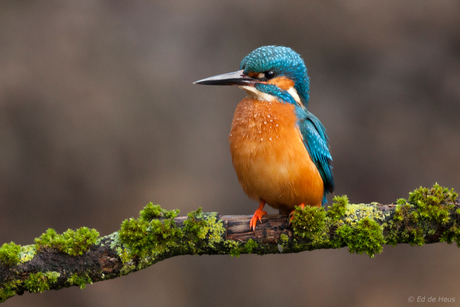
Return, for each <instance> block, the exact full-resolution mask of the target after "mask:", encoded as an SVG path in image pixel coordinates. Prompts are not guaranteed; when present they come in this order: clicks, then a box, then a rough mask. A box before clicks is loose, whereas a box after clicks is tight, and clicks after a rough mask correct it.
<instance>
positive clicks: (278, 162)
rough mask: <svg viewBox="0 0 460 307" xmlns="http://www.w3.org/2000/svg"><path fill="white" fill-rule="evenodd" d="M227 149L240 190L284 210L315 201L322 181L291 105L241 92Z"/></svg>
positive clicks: (320, 195)
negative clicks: (242, 97) (256, 97)
mask: <svg viewBox="0 0 460 307" xmlns="http://www.w3.org/2000/svg"><path fill="white" fill-rule="evenodd" d="M229 141H230V150H231V154H232V161H233V166H234V168H235V171H236V173H237V176H238V180H239V182H240V184H241V186H242V187H243V190H244V191H245V193H246V194H247V195H248V196H249V197H251V198H253V199H255V200H258V201H266V202H267V204H269V205H270V206H272V207H273V208H276V209H279V210H281V211H282V212H283V213H288V212H290V211H292V210H293V209H294V206H296V205H299V204H301V203H305V205H310V206H321V201H322V198H323V194H324V184H323V181H322V178H321V175H320V174H319V172H318V170H317V168H316V165H315V164H314V163H313V161H312V160H311V158H310V155H309V154H308V151H307V149H306V148H305V146H304V144H303V141H302V135H301V133H300V131H299V128H298V127H297V118H296V115H295V110H294V106H293V105H291V104H288V103H286V104H285V103H280V102H267V101H261V100H257V99H253V98H248V97H246V98H245V99H243V100H242V101H241V102H240V103H239V104H238V106H237V108H236V110H235V115H234V118H233V122H232V128H231V132H230V137H229Z"/></svg>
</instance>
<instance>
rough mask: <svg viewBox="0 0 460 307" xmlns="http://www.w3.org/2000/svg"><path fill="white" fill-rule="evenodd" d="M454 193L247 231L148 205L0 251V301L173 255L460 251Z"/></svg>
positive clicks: (245, 225) (340, 200) (221, 218)
mask: <svg viewBox="0 0 460 307" xmlns="http://www.w3.org/2000/svg"><path fill="white" fill-rule="evenodd" d="M456 198H457V194H456V193H455V192H454V191H453V190H448V189H446V188H443V187H440V186H439V185H438V184H435V185H434V186H433V187H432V188H419V189H417V190H415V191H414V192H412V193H410V194H409V198H408V199H407V200H406V199H399V200H398V201H397V202H396V204H390V205H382V204H378V203H371V204H350V203H349V202H348V199H347V197H346V196H342V197H335V198H334V203H333V205H332V206H329V207H328V208H327V209H324V208H316V207H306V208H305V209H304V210H302V209H300V208H297V209H296V210H295V212H294V213H293V220H292V221H291V223H290V222H289V217H288V216H285V215H268V216H264V217H263V218H262V222H261V223H258V224H257V228H256V231H251V230H250V229H249V220H250V218H251V216H231V215H220V214H217V213H205V212H202V211H201V209H198V210H197V211H194V212H191V213H189V214H188V215H187V216H178V213H179V211H178V210H172V211H167V210H164V209H162V208H161V207H160V206H158V205H153V204H148V205H147V206H146V207H145V208H144V209H143V210H142V211H141V212H140V216H139V218H137V219H133V218H130V219H127V220H125V221H124V222H123V223H122V225H121V229H120V230H119V231H117V232H114V233H112V234H110V235H108V236H105V237H99V233H98V232H97V231H96V230H94V229H88V228H86V227H82V228H80V229H78V230H77V231H72V230H68V231H66V232H64V233H63V234H62V235H61V234H57V233H56V232H55V231H54V230H53V229H48V230H47V231H46V232H45V233H44V234H43V235H41V236H40V237H39V238H37V239H35V244H34V245H27V246H19V245H16V244H14V243H13V242H11V243H5V244H3V246H2V247H1V248H0V262H1V264H0V301H5V300H6V299H8V298H10V297H12V296H14V295H16V294H23V293H24V292H25V291H28V292H35V293H40V292H43V291H45V290H50V289H53V290H57V289H61V288H64V287H70V286H79V287H80V288H82V289H83V288H85V286H86V285H87V284H91V283H93V282H97V281H102V280H107V279H112V278H116V277H120V276H123V275H126V274H129V273H131V272H135V271H138V270H141V269H144V268H147V267H149V266H151V265H153V264H155V263H156V262H158V261H161V260H164V259H167V258H171V257H174V256H178V255H203V254H207V255H216V254H221V255H224V254H227V255H232V256H239V255H240V254H259V255H265V254H281V253H283V254H286V253H298V252H302V251H306V250H314V249H330V248H342V247H348V249H349V251H350V252H351V253H358V254H362V253H366V254H368V255H369V256H370V257H374V254H377V253H380V252H382V250H383V246H384V245H386V244H390V245H396V244H398V243H408V244H411V245H423V244H426V243H435V242H447V243H452V242H453V241H455V242H456V243H457V245H460V207H459V204H458V202H457V200H456Z"/></svg>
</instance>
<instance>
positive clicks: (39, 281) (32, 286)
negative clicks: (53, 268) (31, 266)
mask: <svg viewBox="0 0 460 307" xmlns="http://www.w3.org/2000/svg"><path fill="white" fill-rule="evenodd" d="M24 286H25V288H26V289H27V290H28V291H29V292H33V293H42V292H45V290H49V289H50V286H49V284H48V278H47V277H46V275H45V274H44V273H42V272H38V273H32V274H30V275H29V278H28V279H26V280H25V281H24Z"/></svg>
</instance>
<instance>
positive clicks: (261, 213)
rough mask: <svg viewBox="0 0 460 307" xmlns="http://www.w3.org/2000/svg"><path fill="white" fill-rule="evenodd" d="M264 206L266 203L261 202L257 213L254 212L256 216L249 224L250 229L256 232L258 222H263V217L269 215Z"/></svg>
mask: <svg viewBox="0 0 460 307" xmlns="http://www.w3.org/2000/svg"><path fill="white" fill-rule="evenodd" d="M264 206H265V202H264V201H261V202H260V204H259V207H258V208H257V210H256V212H254V215H253V216H252V218H251V221H250V222H249V229H252V230H256V224H257V220H259V222H262V216H264V215H267V211H264Z"/></svg>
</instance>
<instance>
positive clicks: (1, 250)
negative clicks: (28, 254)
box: [0, 242, 21, 266]
mask: <svg viewBox="0 0 460 307" xmlns="http://www.w3.org/2000/svg"><path fill="white" fill-rule="evenodd" d="M20 251H21V246H19V245H16V244H15V243H13V242H11V243H5V244H3V245H2V247H0V261H1V263H2V264H3V265H6V266H12V265H16V264H18V263H19V261H20V259H21V258H20V256H19V252H20Z"/></svg>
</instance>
